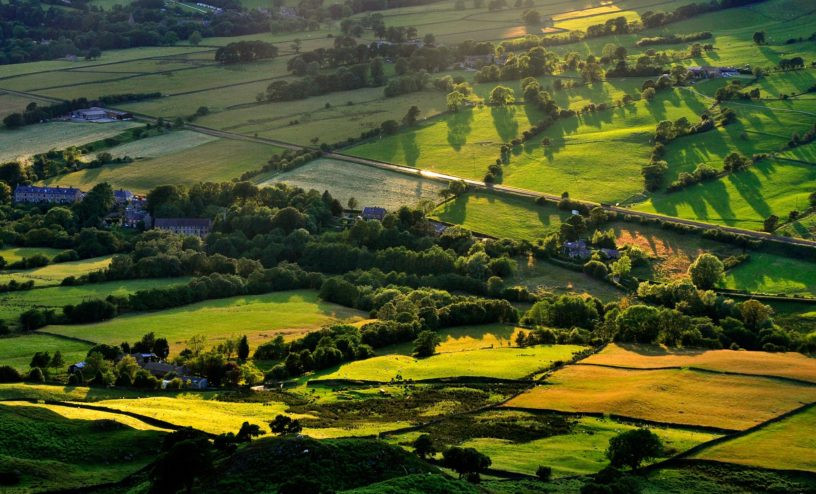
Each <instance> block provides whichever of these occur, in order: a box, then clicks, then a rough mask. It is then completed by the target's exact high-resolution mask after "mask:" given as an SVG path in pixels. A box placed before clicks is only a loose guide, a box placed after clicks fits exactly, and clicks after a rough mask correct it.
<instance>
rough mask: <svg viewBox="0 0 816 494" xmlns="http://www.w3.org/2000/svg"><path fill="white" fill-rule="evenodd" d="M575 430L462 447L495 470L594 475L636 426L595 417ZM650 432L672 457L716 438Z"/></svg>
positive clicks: (702, 434) (683, 432) (701, 434)
mask: <svg viewBox="0 0 816 494" xmlns="http://www.w3.org/2000/svg"><path fill="white" fill-rule="evenodd" d="M573 427H574V429H573V430H572V432H571V433H569V434H563V435H556V436H551V437H547V438H543V439H536V440H533V441H529V442H525V443H514V442H512V441H508V440H505V439H495V438H476V439H471V440H468V441H465V442H464V443H463V444H462V445H461V446H462V447H469V448H476V449H477V450H478V451H479V452H481V453H484V454H486V455H487V456H489V457H490V459H491V460H493V464H492V467H493V468H499V469H502V470H508V471H511V472H518V473H525V474H527V475H535V473H536V469H537V468H538V466H539V465H546V466H548V467H551V468H552V469H553V476H555V477H563V476H569V475H586V474H592V473H595V472H597V471H599V470H601V469H603V468H604V467H605V466H607V465H608V464H609V460H607V458H606V455H605V453H606V448H607V447H608V446H609V440H610V439H612V438H613V437H615V436H617V435H618V434H620V433H622V432H625V431H628V430H632V429H635V428H636V427H635V426H633V425H628V424H623V423H620V422H615V421H613V420H609V419H603V418H594V417H583V418H580V419H578V421H577V423H576V424H575V425H574V426H573ZM651 430H652V432H654V433H656V434H657V435H658V436H660V439H661V440H662V441H663V445H664V446H665V447H666V449H667V451H670V452H672V454H674V453H676V452H680V451H685V450H687V449H689V448H691V447H693V446H696V445H697V444H700V443H703V442H706V441H710V440H712V439H714V438H715V437H717V436H716V435H714V434H710V433H705V432H692V431H687V430H681V429H671V428H657V427H656V428H652V429H651Z"/></svg>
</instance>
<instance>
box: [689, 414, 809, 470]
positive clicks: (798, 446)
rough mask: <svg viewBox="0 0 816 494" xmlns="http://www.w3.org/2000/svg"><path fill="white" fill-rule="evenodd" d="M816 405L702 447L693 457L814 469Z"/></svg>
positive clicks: (775, 466)
mask: <svg viewBox="0 0 816 494" xmlns="http://www.w3.org/2000/svg"><path fill="white" fill-rule="evenodd" d="M815 429H816V408H814V407H811V408H810V409H808V410H806V411H804V412H801V413H798V414H795V415H793V416H791V417H788V418H786V419H784V420H781V421H779V422H775V423H773V424H769V425H767V426H765V427H762V428H761V429H759V430H757V431H755V432H752V433H750V434H748V435H745V436H742V437H738V438H736V439H732V440H730V441H726V442H723V443H720V444H716V445H714V446H711V447H710V448H706V449H704V450H702V451H700V452H699V453H697V454H696V455H694V456H693V458H701V459H706V460H717V461H725V462H728V463H739V464H740V465H750V466H755V467H761V468H774V469H780V470H805V471H809V472H816V438H814V435H813V433H812V432H813V430H815Z"/></svg>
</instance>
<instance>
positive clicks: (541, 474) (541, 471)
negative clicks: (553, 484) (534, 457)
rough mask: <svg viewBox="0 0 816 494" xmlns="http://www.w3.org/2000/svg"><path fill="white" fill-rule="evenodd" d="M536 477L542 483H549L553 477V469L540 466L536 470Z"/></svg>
mask: <svg viewBox="0 0 816 494" xmlns="http://www.w3.org/2000/svg"><path fill="white" fill-rule="evenodd" d="M536 477H538V480H540V481H542V482H549V481H550V478H551V477H552V468H550V467H545V466H544V465H539V466H538V468H537V469H536Z"/></svg>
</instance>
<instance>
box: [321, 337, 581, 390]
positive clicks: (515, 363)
mask: <svg viewBox="0 0 816 494" xmlns="http://www.w3.org/2000/svg"><path fill="white" fill-rule="evenodd" d="M582 349H583V347H580V346H576V345H538V346H534V347H526V348H510V347H504V348H502V347H499V348H489V349H483V350H466V351H459V352H449V353H439V354H437V355H434V356H432V357H428V358H424V359H416V358H414V357H409V356H407V355H384V356H380V357H373V358H370V359H367V360H358V361H356V362H351V363H348V364H344V365H342V366H340V369H338V370H336V371H334V372H331V373H329V374H324V375H321V376H320V377H321V378H322V379H361V380H369V381H389V380H391V379H392V378H393V377H395V376H396V375H398V374H399V375H401V376H402V377H403V378H404V379H414V380H418V379H436V378H442V377H461V376H466V377H475V376H480V377H495V378H504V379H521V378H524V377H526V376H529V375H531V374H534V373H536V372H539V371H542V370H545V369H546V368H548V367H549V366H550V365H552V363H553V362H555V361H557V360H562V361H563V360H569V358H570V357H571V356H572V355H573V354H574V353H576V352H578V351H580V350H582Z"/></svg>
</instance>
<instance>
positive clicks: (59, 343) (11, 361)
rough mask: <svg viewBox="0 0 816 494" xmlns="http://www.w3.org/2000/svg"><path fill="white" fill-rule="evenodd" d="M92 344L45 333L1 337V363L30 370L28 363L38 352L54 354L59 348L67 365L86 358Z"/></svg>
mask: <svg viewBox="0 0 816 494" xmlns="http://www.w3.org/2000/svg"><path fill="white" fill-rule="evenodd" d="M90 348H91V345H89V344H87V343H81V342H79V341H71V340H67V339H65V338H58V337H56V336H49V335H44V334H27V335H25V336H17V337H14V338H0V365H10V366H12V367H14V368H16V369H17V370H18V371H20V372H28V369H29V367H28V364H29V363H30V362H31V357H32V356H34V353H36V352H48V353H50V354H51V355H54V352H56V351H57V350H59V351H60V352H61V353H62V358H63V360H64V361H65V365H69V364H72V363H75V362H79V361H81V360H83V359H84V358H85V355H86V354H87V353H88V350H89V349H90Z"/></svg>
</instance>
